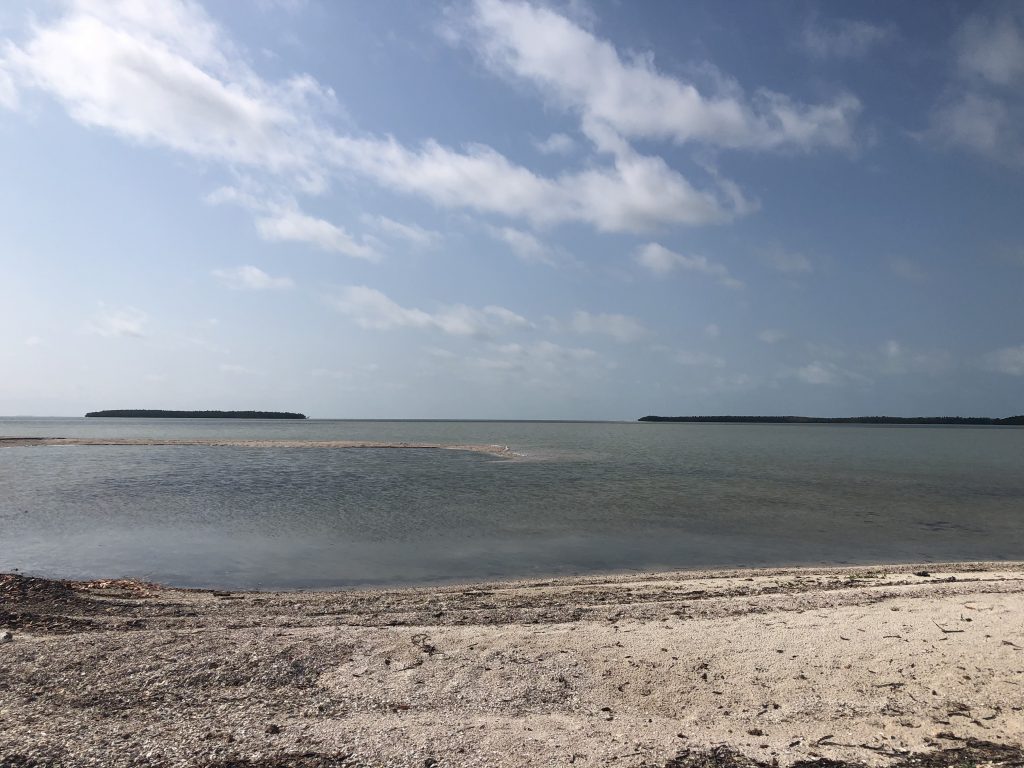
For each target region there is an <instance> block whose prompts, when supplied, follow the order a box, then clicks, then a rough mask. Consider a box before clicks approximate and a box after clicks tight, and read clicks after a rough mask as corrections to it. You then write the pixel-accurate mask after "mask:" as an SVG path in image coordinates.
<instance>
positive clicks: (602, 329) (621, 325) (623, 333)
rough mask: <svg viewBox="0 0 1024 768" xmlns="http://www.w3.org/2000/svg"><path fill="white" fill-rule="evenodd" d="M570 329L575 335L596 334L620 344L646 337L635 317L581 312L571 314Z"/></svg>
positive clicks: (643, 329) (641, 324) (644, 330)
mask: <svg viewBox="0 0 1024 768" xmlns="http://www.w3.org/2000/svg"><path fill="white" fill-rule="evenodd" d="M571 327H572V329H573V330H574V331H575V332H576V333H582V334H587V333H597V334H602V335H605V336H610V337H611V338H613V339H615V340H616V341H621V342H628V341H636V340H637V339H639V338H641V337H643V336H645V335H647V329H646V328H645V327H644V326H643V323H641V322H640V321H639V320H637V319H636V318H635V317H629V316H628V315H617V314H603V313H602V314H591V313H590V312H585V311H583V310H578V311H576V312H574V313H573V316H572V322H571Z"/></svg>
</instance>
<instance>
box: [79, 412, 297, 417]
mask: <svg viewBox="0 0 1024 768" xmlns="http://www.w3.org/2000/svg"><path fill="white" fill-rule="evenodd" d="M85 415H86V417H90V416H100V417H104V418H123V419H305V418H307V417H306V415H305V414H304V413H289V412H287V411H147V410H128V411H90V412H89V413H87V414H85Z"/></svg>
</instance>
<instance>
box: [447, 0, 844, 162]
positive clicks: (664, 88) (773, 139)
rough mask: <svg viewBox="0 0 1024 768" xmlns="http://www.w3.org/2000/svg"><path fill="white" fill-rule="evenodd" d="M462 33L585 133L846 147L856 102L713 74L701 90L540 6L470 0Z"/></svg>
mask: <svg viewBox="0 0 1024 768" xmlns="http://www.w3.org/2000/svg"><path fill="white" fill-rule="evenodd" d="M467 27H468V31H467V37H468V38H469V39H470V42H471V43H473V44H475V45H476V47H477V48H478V49H479V51H480V53H481V56H482V58H483V60H484V61H485V62H486V63H487V65H488V66H490V67H491V68H492V69H494V70H495V71H498V72H500V73H504V74H507V75H510V76H513V77H515V78H517V79H521V80H525V81H528V82H530V83H532V84H534V85H535V86H537V87H538V88H539V89H540V90H541V91H542V92H543V93H545V94H546V95H548V96H549V97H550V98H551V99H553V100H554V101H555V102H556V103H558V104H560V105H561V106H563V107H565V108H566V109H569V110H572V111H574V112H576V113H578V114H579V115H580V116H581V118H582V122H583V127H584V130H585V131H589V130H590V129H592V128H594V127H595V124H601V125H604V126H607V127H609V128H611V129H612V130H614V131H615V132H616V133H618V134H620V135H622V136H627V137H634V138H648V139H652V138H662V139H673V140H675V141H677V142H687V141H700V142H705V143H708V144H715V145H718V146H724V147H735V148H753V149H769V148H775V147H797V148H811V147H816V146H826V147H848V146H850V145H852V143H853V137H852V133H853V121H854V119H855V118H856V116H857V114H858V113H859V111H860V102H859V101H858V100H857V99H856V98H854V97H853V96H851V95H849V94H841V95H839V96H837V97H836V98H835V99H834V100H833V101H832V102H830V103H827V104H817V105H805V104H799V103H796V102H794V101H793V100H792V99H790V98H789V97H787V96H785V95H784V94H781V93H775V92H772V91H768V90H765V89H762V90H760V91H758V92H757V93H756V94H755V96H754V97H753V98H748V97H747V96H746V95H745V94H744V93H743V92H742V89H740V87H739V86H738V85H737V84H736V83H734V82H731V81H728V80H727V79H726V78H724V77H721V76H719V77H718V80H719V88H718V92H717V93H714V94H711V95H706V94H703V93H701V92H700V91H699V90H698V89H697V87H696V86H695V85H694V84H692V83H690V82H687V81H685V80H682V79H679V78H675V77H671V76H668V75H666V74H663V73H662V72H659V71H658V70H657V69H656V67H655V65H654V62H653V56H652V55H651V54H646V55H637V56H634V57H632V58H631V59H629V60H623V58H622V57H621V56H620V55H619V52H618V51H617V50H616V49H615V47H614V46H613V45H612V44H611V43H610V42H608V41H607V40H602V39H600V38H598V37H596V36H594V35H593V34H592V33H591V32H589V31H587V30H586V29H583V28H582V27H580V26H579V25H577V24H576V23H574V22H573V21H571V20H570V19H568V18H566V17H565V16H562V15H559V14H558V13H556V12H555V11H553V10H551V9H549V8H546V7H541V6H535V5H532V4H529V3H525V2H505V1H504V0H477V2H475V3H474V10H473V13H472V14H471V15H470V18H469V19H468V22H467Z"/></svg>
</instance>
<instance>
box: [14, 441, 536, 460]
mask: <svg viewBox="0 0 1024 768" xmlns="http://www.w3.org/2000/svg"><path fill="white" fill-rule="evenodd" d="M55 445H57V446H60V445H206V446H228V447H235V448H430V449H435V450H445V451H469V452H471V453H487V454H491V455H494V456H502V457H505V458H512V457H515V456H516V454H515V453H514V452H513V451H510V450H509V448H508V446H507V445H454V444H447V443H402V442H393V443H388V442H379V441H373V440H233V439H230V438H221V439H207V438H154V437H0V448H28V447H32V446H55Z"/></svg>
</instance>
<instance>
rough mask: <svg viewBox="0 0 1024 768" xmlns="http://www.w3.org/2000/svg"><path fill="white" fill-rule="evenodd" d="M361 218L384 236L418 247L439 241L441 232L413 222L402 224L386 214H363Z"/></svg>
mask: <svg viewBox="0 0 1024 768" xmlns="http://www.w3.org/2000/svg"><path fill="white" fill-rule="evenodd" d="M361 218H362V221H363V223H364V224H366V225H368V226H370V227H373V228H374V229H376V230H377V231H378V232H380V233H381V234H382V235H383V236H384V237H387V238H391V239H396V240H404V241H405V242H407V243H409V244H410V245H414V246H416V247H418V248H435V247H436V246H437V245H438V244H439V243H440V242H441V238H442V235H441V233H440V232H436V231H435V230H433V229H425V228H423V227H420V226H417V225H415V224H403V223H402V222H400V221H395V220H394V219H389V218H388V217H387V216H370V215H363V216H362V217H361Z"/></svg>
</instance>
